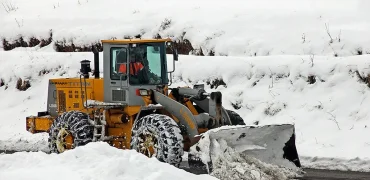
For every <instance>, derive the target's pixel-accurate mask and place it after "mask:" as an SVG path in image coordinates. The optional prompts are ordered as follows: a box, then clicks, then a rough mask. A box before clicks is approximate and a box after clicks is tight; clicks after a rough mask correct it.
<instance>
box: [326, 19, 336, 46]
mask: <svg viewBox="0 0 370 180" xmlns="http://www.w3.org/2000/svg"><path fill="white" fill-rule="evenodd" d="M328 26H329V25H328V24H326V23H325V28H326V33H328V36H329V37H330V43H333V42H334V40H333V38H332V37H331V35H330V32H329V27H328Z"/></svg>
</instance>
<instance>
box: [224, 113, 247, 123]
mask: <svg viewBox="0 0 370 180" xmlns="http://www.w3.org/2000/svg"><path fill="white" fill-rule="evenodd" d="M226 111H227V114H228V115H229V117H230V120H231V124H232V125H245V122H244V120H243V118H242V117H240V115H239V114H238V113H236V112H234V111H231V110H226Z"/></svg>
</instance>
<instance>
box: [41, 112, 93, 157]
mask: <svg viewBox="0 0 370 180" xmlns="http://www.w3.org/2000/svg"><path fill="white" fill-rule="evenodd" d="M88 118H89V117H88V115H87V114H86V113H83V112H80V111H69V112H65V113H63V114H61V115H60V116H58V117H57V118H56V119H55V120H54V122H53V124H52V125H51V127H50V131H49V139H48V141H49V149H50V152H52V153H60V152H59V151H58V148H57V144H56V141H57V137H58V134H59V133H60V131H61V130H66V131H68V132H69V133H70V134H71V135H72V137H73V144H72V148H75V147H77V146H83V145H86V144H87V143H89V142H91V141H92V138H93V132H94V126H92V125H91V124H90V123H89V120H88Z"/></svg>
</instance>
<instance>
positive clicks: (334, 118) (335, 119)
mask: <svg viewBox="0 0 370 180" xmlns="http://www.w3.org/2000/svg"><path fill="white" fill-rule="evenodd" d="M326 113H328V114H330V115H331V117H332V119H330V120H332V121H334V122H335V124H336V125H337V127H338V129H339V130H340V127H339V123H338V121H337V118H336V117H335V116H334V115H333V114H332V113H330V112H326Z"/></svg>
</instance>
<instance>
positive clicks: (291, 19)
mask: <svg viewBox="0 0 370 180" xmlns="http://www.w3.org/2000/svg"><path fill="white" fill-rule="evenodd" d="M0 4H1V5H0V17H1V18H0V27H1V28H0V38H6V39H8V40H9V41H12V40H15V39H18V38H19V36H20V35H22V36H23V39H24V40H26V41H27V40H28V39H29V38H30V37H36V38H44V39H47V38H49V33H50V30H52V32H53V41H54V42H55V41H62V42H63V41H66V42H67V44H68V43H71V42H73V43H74V44H75V45H77V46H80V45H90V44H91V43H95V42H98V41H99V40H100V39H110V38H112V37H116V38H123V37H124V36H125V35H126V36H135V35H137V34H142V37H144V38H148V37H149V38H152V37H154V36H155V35H156V34H158V33H159V34H160V35H161V36H162V37H173V38H175V39H179V38H184V39H188V40H190V42H191V43H192V45H193V46H194V48H196V49H199V47H202V49H203V52H204V53H205V54H208V53H209V52H210V51H211V50H213V51H214V52H215V54H216V55H229V56H236V55H246V56H255V55H257V56H260V55H277V54H286V55H287V54H300V55H301V54H316V55H334V54H337V55H339V56H344V55H353V54H358V53H359V52H362V53H363V54H366V53H370V45H369V44H370V39H369V38H368V37H369V31H368V29H370V13H369V11H368V9H369V8H370V3H369V1H368V0H351V1H346V0H325V1H322V0H299V1H296V0H279V1H277V0H259V1H253V0H228V1H211V0H202V1H199V0H188V1H173V0H156V1H148V0H131V1H120V0H105V1H104V2H103V1H100V0H64V1H59V0H54V1H50V0H33V1H32V2H30V1H27V0H0ZM36 10H37V11H36ZM98 12H99V13H98ZM168 22H170V23H168ZM183 33H185V35H184V36H183ZM329 34H330V35H329ZM182 36H183V37H182ZM331 41H332V42H331Z"/></svg>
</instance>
